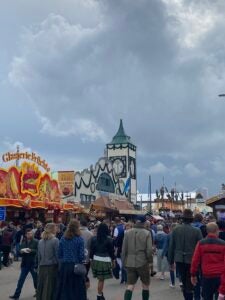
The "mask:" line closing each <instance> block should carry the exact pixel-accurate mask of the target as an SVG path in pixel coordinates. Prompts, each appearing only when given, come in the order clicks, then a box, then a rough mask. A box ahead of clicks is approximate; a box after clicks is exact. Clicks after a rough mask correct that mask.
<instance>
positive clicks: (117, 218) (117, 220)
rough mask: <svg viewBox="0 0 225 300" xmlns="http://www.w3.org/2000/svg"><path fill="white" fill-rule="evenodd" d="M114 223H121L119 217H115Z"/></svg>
mask: <svg viewBox="0 0 225 300" xmlns="http://www.w3.org/2000/svg"><path fill="white" fill-rule="evenodd" d="M115 223H116V224H117V225H118V224H120V223H121V219H120V217H115Z"/></svg>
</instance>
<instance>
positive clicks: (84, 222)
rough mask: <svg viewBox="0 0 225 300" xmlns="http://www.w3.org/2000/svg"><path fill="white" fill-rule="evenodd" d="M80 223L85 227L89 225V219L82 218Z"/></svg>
mask: <svg viewBox="0 0 225 300" xmlns="http://www.w3.org/2000/svg"><path fill="white" fill-rule="evenodd" d="M80 225H81V226H83V227H87V226H88V221H87V219H85V218H82V219H80Z"/></svg>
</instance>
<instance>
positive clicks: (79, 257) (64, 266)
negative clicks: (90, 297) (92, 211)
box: [56, 220, 87, 300]
mask: <svg viewBox="0 0 225 300" xmlns="http://www.w3.org/2000/svg"><path fill="white" fill-rule="evenodd" d="M84 259H85V255H84V240H83V238H82V237H81V233H80V223H79V221H77V220H72V221H70V223H69V225H68V228H67V230H66V232H65V233H64V236H63V237H62V238H61V240H60V242H59V262H60V268H59V282H58V288H57V293H56V294H57V295H56V300H75V299H76V300H87V293H86V286H85V277H84V276H80V275H76V274H75V273H74V265H75V264H82V263H83V261H84Z"/></svg>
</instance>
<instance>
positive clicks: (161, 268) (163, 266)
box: [155, 225, 169, 280]
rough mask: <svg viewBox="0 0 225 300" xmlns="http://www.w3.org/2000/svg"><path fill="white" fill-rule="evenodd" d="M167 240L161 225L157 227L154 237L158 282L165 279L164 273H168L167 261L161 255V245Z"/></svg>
mask: <svg viewBox="0 0 225 300" xmlns="http://www.w3.org/2000/svg"><path fill="white" fill-rule="evenodd" d="M166 240H167V234H166V233H165V232H164V231H163V226H162V225H157V233H156V235H155V246H156V249H157V269H158V272H161V275H160V280H164V279H165V272H166V271H168V269H169V267H168V261H167V258H166V256H165V255H162V254H163V245H164V244H165V242H166Z"/></svg>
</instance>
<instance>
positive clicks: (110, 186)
mask: <svg viewBox="0 0 225 300" xmlns="http://www.w3.org/2000/svg"><path fill="white" fill-rule="evenodd" d="M74 196H75V200H76V201H77V202H81V204H83V205H87V206H88V205H90V204H91V203H92V202H93V201H94V200H95V199H97V198H98V197H100V196H108V197H109V198H110V199H128V200H130V201H131V202H133V203H134V204H136V200H137V176H136V146H135V145H134V143H133V142H132V141H131V138H130V137H129V136H128V135H126V133H125V131H124V128H123V122H122V120H120V126H119V129H118V131H117V133H116V135H115V136H114V137H113V139H112V141H111V142H110V143H108V144H107V145H106V150H105V156H104V157H101V158H99V160H98V161H97V163H96V164H95V165H94V166H93V165H91V166H90V168H89V169H84V170H83V171H81V172H76V174H75V188H74Z"/></svg>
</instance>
